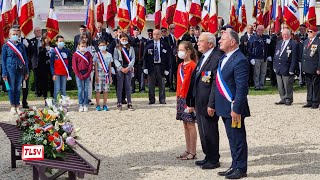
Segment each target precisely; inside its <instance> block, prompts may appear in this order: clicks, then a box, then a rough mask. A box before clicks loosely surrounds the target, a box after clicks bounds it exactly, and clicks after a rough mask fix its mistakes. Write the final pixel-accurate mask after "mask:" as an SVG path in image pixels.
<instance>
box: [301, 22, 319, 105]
mask: <svg viewBox="0 0 320 180" xmlns="http://www.w3.org/2000/svg"><path fill="white" fill-rule="evenodd" d="M317 33H318V28H317V27H314V26H311V27H310V28H309V30H308V39H307V40H305V41H304V44H303V53H302V60H301V62H302V72H303V73H304V74H305V77H306V83H307V104H305V105H304V106H303V107H304V108H309V107H311V108H312V109H317V108H318V107H319V104H320V38H319V37H317Z"/></svg>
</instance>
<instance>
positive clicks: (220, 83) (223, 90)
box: [216, 62, 233, 111]
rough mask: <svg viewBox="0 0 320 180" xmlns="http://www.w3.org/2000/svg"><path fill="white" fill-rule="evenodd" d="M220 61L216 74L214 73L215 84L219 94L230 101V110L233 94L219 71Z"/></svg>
mask: <svg viewBox="0 0 320 180" xmlns="http://www.w3.org/2000/svg"><path fill="white" fill-rule="evenodd" d="M220 64H221V63H220V62H219V63H218V69H217V75H216V85H217V88H218V90H219V92H220V94H221V95H223V96H224V97H225V98H226V99H227V100H228V101H229V102H230V103H231V111H232V105H233V102H232V101H233V96H232V93H231V91H230V89H229V87H228V86H227V84H226V82H225V81H224V80H223V78H222V73H221V65H220Z"/></svg>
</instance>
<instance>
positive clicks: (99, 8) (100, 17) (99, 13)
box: [96, 0, 104, 24]
mask: <svg viewBox="0 0 320 180" xmlns="http://www.w3.org/2000/svg"><path fill="white" fill-rule="evenodd" d="M96 12H97V22H100V23H102V24H103V15H104V3H103V2H101V0H96Z"/></svg>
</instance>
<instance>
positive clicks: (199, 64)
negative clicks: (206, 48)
mask: <svg viewBox="0 0 320 180" xmlns="http://www.w3.org/2000/svg"><path fill="white" fill-rule="evenodd" d="M203 59H204V55H202V56H201V58H200V59H199V62H198V65H197V69H196V70H197V73H200V68H201V64H202V61H203Z"/></svg>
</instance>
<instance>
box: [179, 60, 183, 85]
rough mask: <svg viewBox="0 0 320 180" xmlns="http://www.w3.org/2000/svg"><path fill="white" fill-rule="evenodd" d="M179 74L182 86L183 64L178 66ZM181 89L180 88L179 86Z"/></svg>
mask: <svg viewBox="0 0 320 180" xmlns="http://www.w3.org/2000/svg"><path fill="white" fill-rule="evenodd" d="M179 74H180V79H181V82H182V84H183V81H184V72H183V64H181V66H180V69H179ZM181 88H182V86H181Z"/></svg>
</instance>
